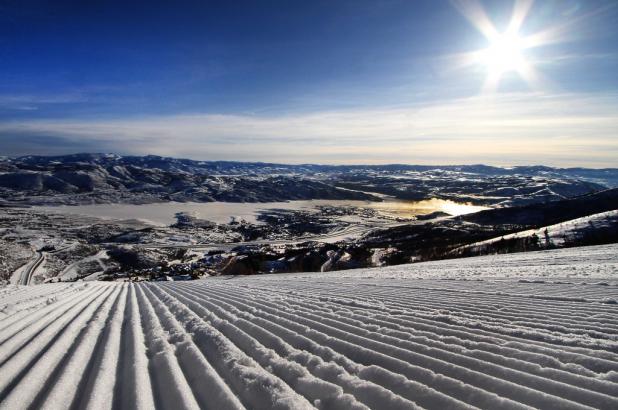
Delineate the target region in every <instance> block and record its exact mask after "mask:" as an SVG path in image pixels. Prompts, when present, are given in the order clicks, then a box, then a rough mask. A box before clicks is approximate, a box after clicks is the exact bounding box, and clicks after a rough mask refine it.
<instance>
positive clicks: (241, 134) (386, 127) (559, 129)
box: [0, 93, 618, 167]
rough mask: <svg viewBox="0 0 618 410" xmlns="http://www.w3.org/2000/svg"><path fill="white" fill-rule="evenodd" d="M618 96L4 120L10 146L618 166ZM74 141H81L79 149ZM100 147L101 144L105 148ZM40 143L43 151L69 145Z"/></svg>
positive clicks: (3, 140)
mask: <svg viewBox="0 0 618 410" xmlns="http://www.w3.org/2000/svg"><path fill="white" fill-rule="evenodd" d="M617 133H618V95H615V94H602V95H600V94H561V95H556V94H555V95H546V94H540V93H521V94H500V95H493V96H485V97H473V98H466V99H459V100H452V101H447V102H443V103H439V104H432V105H426V106H414V107H407V108H401V107H396V108H389V107H386V108H383V109H371V110H345V111H326V112H314V113H307V114H298V115H285V116H253V115H216V114H185V115H173V116H158V117H145V118H133V119H115V120H66V121H64V120H29V121H10V122H5V123H3V124H0V152H3V153H4V154H9V155H15V154H26V153H32V151H33V149H32V148H33V145H35V144H33V143H32V142H29V141H30V140H29V138H30V139H31V138H41V136H52V137H54V138H55V139H56V140H57V142H58V141H60V142H61V143H59V144H57V147H59V149H60V150H62V151H63V152H68V151H71V152H75V151H78V150H83V149H88V150H91V151H92V150H99V151H114V152H119V153H124V154H145V153H151V154H158V155H168V156H178V157H189V158H196V159H231V160H261V161H279V162H296V163H298V162H328V163H392V162H405V163H477V162H484V163H491V164H502V165H511V164H530V163H544V164H550V165H560V166H570V165H587V166H599V167H600V166H617V165H618V164H617V163H616V158H618V135H617ZM71 147H74V148H73V149H71ZM95 148H98V149H95ZM56 151H58V150H54V149H53V148H50V147H42V146H41V147H40V149H39V150H38V152H37V153H39V154H44V153H59V152H56Z"/></svg>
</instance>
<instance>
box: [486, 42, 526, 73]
mask: <svg viewBox="0 0 618 410" xmlns="http://www.w3.org/2000/svg"><path fill="white" fill-rule="evenodd" d="M523 50H524V44H523V40H522V39H521V38H520V37H519V36H518V35H517V34H516V33H512V34H511V33H505V34H496V35H495V36H492V38H491V39H490V45H489V47H488V48H486V49H485V50H482V51H481V52H480V55H479V57H480V60H481V62H482V63H483V64H484V65H485V66H486V67H487V69H488V71H489V75H490V76H498V77H499V76H501V75H502V74H505V73H508V72H510V71H516V72H522V71H523V70H524V68H525V65H526V61H525V59H524V56H523V53H522V52H523Z"/></svg>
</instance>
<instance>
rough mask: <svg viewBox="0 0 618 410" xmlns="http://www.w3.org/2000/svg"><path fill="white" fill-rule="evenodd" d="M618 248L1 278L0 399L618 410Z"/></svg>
mask: <svg viewBox="0 0 618 410" xmlns="http://www.w3.org/2000/svg"><path fill="white" fill-rule="evenodd" d="M617 255H618V246H616V245H610V246H601V247H586V248H573V249H562V250H555V251H546V252H533V253H529V254H514V255H502V256H500V257H496V256H493V257H479V258H468V259H465V260H464V261H465V262H464V263H461V264H459V265H457V264H454V263H453V262H454V261H439V262H431V263H425V264H415V265H407V266H397V267H391V268H387V269H366V270H357V271H343V272H334V273H323V274H295V275H292V274H290V275H264V276H255V277H242V278H231V279H230V278H223V277H220V278H212V279H207V280H200V281H193V282H176V283H164V284H157V283H141V284H127V283H125V284H112V283H101V282H99V283H85V282H78V283H72V284H66V283H65V284H47V285H39V286H27V287H26V286H9V287H5V288H1V289H0V407H1V408H7V409H19V408H67V407H69V406H74V407H76V408H81V407H94V408H112V407H114V408H154V406H155V403H156V407H157V408H170V409H172V408H173V409H180V408H200V407H201V408H213V409H227V408H243V407H244V408H252V409H260V408H262V409H266V408H294V409H299V408H301V409H302V408H313V407H318V408H355V409H362V408H382V409H384V408H388V409H391V408H393V409H395V408H405V409H408V408H418V407H423V408H435V409H444V408H449V409H450V408H462V409H463V408H473V407H476V408H487V409H496V408H521V409H523V408H529V406H532V407H537V408H566V409H577V408H590V407H593V408H606V409H611V408H618V305H616V304H615V302H616V300H617V299H618V283H617V278H618V256H617ZM524 257H525V258H524ZM548 261H551V263H548ZM505 267H506V268H508V267H512V268H513V270H512V271H510V272H511V274H508V275H507V274H503V273H504V272H503V271H502V269H504V268H505ZM436 272H450V273H449V274H448V276H449V277H450V278H451V280H439V279H432V278H433V277H435V276H438V275H437V274H436ZM457 272H459V273H457ZM501 272H502V273H501ZM494 273H496V274H494ZM571 273H574V275H571ZM586 273H588V274H592V275H593V276H595V279H592V280H591V279H589V278H588V276H587V275H586ZM519 275H523V277H525V279H522V278H520V277H519ZM458 277H459V278H462V279H459V280H453V279H452V278H458ZM550 277H551V278H553V279H552V280H548V279H547V278H550ZM464 278H467V279H465V280H464ZM470 278H476V280H469V279H470ZM543 278H544V279H543Z"/></svg>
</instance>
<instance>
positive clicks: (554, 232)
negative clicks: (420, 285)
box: [451, 210, 618, 255]
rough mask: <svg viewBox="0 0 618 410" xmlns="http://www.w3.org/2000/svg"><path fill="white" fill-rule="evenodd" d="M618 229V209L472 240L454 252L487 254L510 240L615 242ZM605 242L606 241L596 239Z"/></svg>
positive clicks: (543, 244) (541, 244)
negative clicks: (486, 238) (475, 240)
mask: <svg viewBox="0 0 618 410" xmlns="http://www.w3.org/2000/svg"><path fill="white" fill-rule="evenodd" d="M616 232H618V210H614V211H608V212H601V213H597V214H594V215H589V216H584V217H582V218H576V219H572V220H569V221H566V222H562V223H559V224H554V225H550V226H544V227H542V228H539V229H528V230H525V231H521V232H516V233H512V234H509V235H503V236H499V237H497V238H492V239H488V240H485V241H480V242H475V243H471V244H469V245H465V246H462V247H459V248H457V249H454V250H453V251H452V252H451V254H453V255H461V254H483V253H492V251H496V250H499V249H500V243H501V242H504V241H509V242H511V243H515V242H520V243H524V242H526V243H529V244H530V245H532V246H534V247H536V248H537V249H539V248H540V249H546V248H560V247H563V246H573V245H576V244H580V245H581V244H584V243H586V241H588V242H592V241H594V240H595V239H597V240H598V241H603V240H604V239H605V240H606V242H613V241H615V239H613V238H615V237H616ZM596 243H602V242H596Z"/></svg>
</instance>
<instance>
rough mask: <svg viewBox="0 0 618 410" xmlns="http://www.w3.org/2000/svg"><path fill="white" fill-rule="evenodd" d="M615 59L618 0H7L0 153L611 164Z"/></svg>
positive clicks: (2, 25) (0, 27)
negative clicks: (512, 53) (488, 54)
mask: <svg viewBox="0 0 618 410" xmlns="http://www.w3.org/2000/svg"><path fill="white" fill-rule="evenodd" d="M514 9H515V10H519V11H521V10H525V12H523V13H519V14H520V15H523V17H522V19H521V20H522V21H521V26H520V27H519V29H518V31H517V33H518V38H520V39H528V38H535V39H537V38H541V41H536V42H534V45H533V46H530V47H528V46H526V47H525V49H523V48H522V50H520V51H521V53H518V56H519V57H518V58H521V59H522V61H525V64H526V66H527V67H528V68H529V70H530V72H534V79H533V78H532V76H528V75H527V74H526V75H523V74H522V72H520V71H518V70H516V69H504V70H502V69H501V70H500V71H501V72H500V73H499V75H498V77H496V78H498V79H496V80H495V81H494V84H493V86H492V87H490V88H491V89H488V87H487V84H488V77H490V74H491V70H494V71H495V66H496V65H495V64H492V63H489V62H487V60H486V59H485V60H484V59H482V58H481V59H479V58H477V57H478V56H477V54H475V53H477V52H478V51H479V50H481V51H482V50H484V49H486V48H488V47H490V48H491V47H492V44H494V42H492V40H490V39H488V38H487V37H486V36H485V35H484V34H483V32H482V30H479V28H481V29H482V24H481V25H479V24H477V23H479V19H478V10H482V11H483V12H484V14H485V16H486V17H487V19H488V21H491V22H492V25H493V26H494V27H495V29H496V31H497V32H498V33H502V32H504V31H505V30H507V27H509V24H510V22H511V21H512V16H513V10H514ZM515 14H517V13H515ZM539 33H540V34H539ZM535 36H536V37H535ZM530 44H532V42H531V43H530ZM500 53H502V51H500ZM520 54H521V55H520ZM483 55H484V54H483ZM500 55H501V56H502V55H503V54H500ZM493 63H495V61H494V62H493ZM617 72H618V3H617V2H616V1H600V0H599V1H595V0H592V1H591V0H586V1H583V0H581V1H575V0H561V1H557V0H555V1H542V0H537V1H535V2H532V1H525V0H524V1H485V2H476V1H472V0H457V1H446V0H445V1H440V0H431V1H421V0H415V1H413V0H407V1H404V0H385V1H365V0H355V1H343V0H340V1H336V0H331V1H319V0H315V1H292V0H287V1H283V0H282V1H234V2H230V1H203V0H202V1H199V0H195V1H182V0H180V1H174V2H157V1H118V2H117V1H113V0H111V1H96V0H93V1H62V0H56V1H30V0H19V1H17V0H7V1H3V2H1V3H0V155H24V154H62V153H73V152H81V151H96V152H117V153H120V154H158V155H169V156H180V157H191V158H196V159H212V160H217V159H228V160H258V161H277V162H295V163H298V162H320V163H393V162H404V163H442V164H445V163H478V162H484V163H490V164H498V165H512V164H531V163H543V164H550V165H559V166H571V165H586V166H594V167H602V166H618V163H617V162H618V161H616V158H618V135H617V133H618V75H616V73H617Z"/></svg>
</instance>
